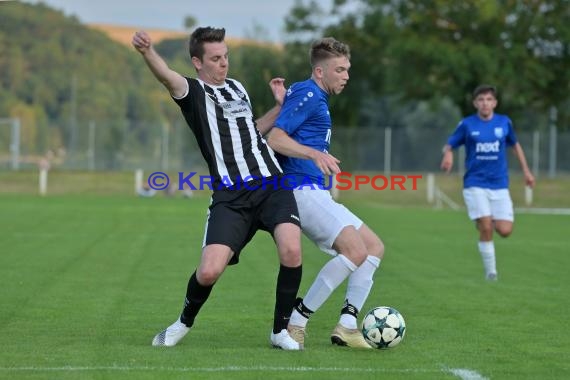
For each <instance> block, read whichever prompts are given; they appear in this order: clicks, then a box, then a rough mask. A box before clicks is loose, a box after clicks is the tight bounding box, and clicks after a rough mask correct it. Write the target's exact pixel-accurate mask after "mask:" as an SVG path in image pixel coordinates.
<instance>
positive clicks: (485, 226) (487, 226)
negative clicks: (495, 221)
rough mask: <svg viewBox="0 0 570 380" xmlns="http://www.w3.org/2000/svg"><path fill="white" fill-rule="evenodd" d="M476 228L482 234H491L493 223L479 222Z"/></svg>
mask: <svg viewBox="0 0 570 380" xmlns="http://www.w3.org/2000/svg"><path fill="white" fill-rule="evenodd" d="M477 228H478V229H479V232H480V233H481V234H482V235H483V236H492V235H493V225H492V224H491V223H479V224H478V225H477Z"/></svg>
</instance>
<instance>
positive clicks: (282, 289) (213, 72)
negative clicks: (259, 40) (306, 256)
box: [132, 27, 303, 350]
mask: <svg viewBox="0 0 570 380" xmlns="http://www.w3.org/2000/svg"><path fill="white" fill-rule="evenodd" d="M224 38H225V30H224V29H217V28H211V27H206V28H198V29H196V30H195V31H194V32H193V33H192V35H191V36H190V43H189V53H190V58H191V60H192V64H193V66H194V68H195V70H196V74H197V75H196V78H189V77H184V76H182V75H181V74H179V73H177V72H175V71H173V70H172V69H170V68H169V67H168V65H167V64H166V62H165V61H164V60H163V59H162V57H160V55H159V54H158V53H157V52H156V51H155V50H154V48H153V46H152V42H151V39H150V37H149V35H148V34H147V33H146V32H144V31H139V32H137V33H135V35H134V36H133V40H132V43H133V46H134V47H135V48H136V49H137V50H138V52H139V53H141V55H142V57H143V59H144V61H145V62H146V64H147V66H148V67H149V69H150V70H151V72H152V73H153V74H154V76H155V77H156V78H157V79H158V80H159V81H160V82H161V83H162V84H163V85H164V86H165V87H166V88H167V89H168V91H169V92H170V95H171V96H172V98H173V99H174V101H175V102H176V103H177V104H178V105H179V106H180V109H181V111H182V114H183V116H184V118H185V119H186V122H187V123H188V125H189V127H190V129H191V130H192V132H193V133H194V136H195V137H196V140H197V142H198V145H199V147H200V150H201V153H202V155H203V157H204V159H205V160H206V162H207V164H208V168H209V171H210V176H211V178H212V187H213V190H214V191H213V194H212V203H211V205H210V207H209V210H208V217H207V221H206V231H205V234H204V242H203V247H202V255H201V260H200V263H199V265H198V267H197V269H196V271H195V272H194V273H193V274H192V275H191V277H190V280H189V281H188V287H187V291H186V298H185V302H184V308H183V310H182V313H181V315H180V317H179V318H178V320H177V321H176V322H174V323H173V324H172V325H170V326H169V327H167V328H166V329H165V330H164V331H162V332H160V333H159V334H157V335H156V336H155V337H154V339H153V341H152V344H153V346H174V345H176V344H177V343H178V341H180V339H182V338H183V337H184V336H185V335H186V333H187V332H188V331H189V329H190V327H192V325H193V323H194V319H195V317H196V315H197V314H198V312H199V310H200V308H201V307H202V305H203V304H204V303H205V302H206V300H207V299H208V296H209V295H210V292H211V290H212V287H213V286H214V284H215V282H216V281H217V280H218V278H219V277H220V276H221V275H222V273H223V272H224V270H225V268H226V266H227V265H232V264H236V263H237V262H238V261H239V256H240V252H241V250H242V249H243V247H244V246H245V245H246V244H247V243H248V242H249V241H250V240H251V238H252V237H253V236H254V234H255V232H256V231H257V230H258V229H262V230H265V231H268V232H270V233H271V234H272V236H273V238H274V240H275V242H276V245H277V251H278V255H279V259H280V262H281V265H280V269H279V275H278V278H277V286H276V301H275V313H274V323H273V330H272V332H271V334H270V342H271V344H272V345H273V346H274V347H277V348H282V349H285V350H300V349H302V348H303V347H302V345H300V344H299V343H298V342H296V341H295V340H294V339H292V338H291V336H290V335H289V333H288V331H287V324H288V320H289V317H290V314H291V310H292V309H293V305H294V302H295V297H296V295H297V292H298V290H299V285H300V282H301V272H302V269H301V230H300V227H299V216H298V215H299V213H298V211H297V205H296V202H295V198H294V196H293V193H292V191H290V190H288V189H285V188H283V187H282V186H279V185H278V184H279V179H280V177H281V175H282V171H281V168H280V166H279V164H278V162H277V160H276V158H275V156H274V153H273V151H272V150H271V148H269V147H268V145H267V144H266V142H265V140H264V139H263V138H262V135H261V133H263V132H265V131H267V130H268V129H269V128H270V127H271V126H272V124H273V122H274V121H275V118H276V117H277V115H278V113H279V110H280V106H281V103H282V101H283V98H284V96H285V87H284V85H283V79H281V78H275V79H273V80H272V81H271V83H270V87H271V89H272V92H273V96H274V97H275V100H276V102H277V104H276V106H275V107H274V108H272V109H271V110H270V111H269V112H268V113H267V114H265V115H264V116H263V117H261V118H259V119H257V120H255V119H254V117H253V114H252V110H251V101H250V99H249V96H248V94H247V91H246V90H245V88H244V87H243V86H242V84H241V83H240V82H238V81H237V80H234V79H229V78H227V74H228V67H229V62H228V48H227V46H226V44H225V42H224ZM260 132H261V133H260ZM262 183H263V184H264V186H260V184H262ZM254 189H255V190H254Z"/></svg>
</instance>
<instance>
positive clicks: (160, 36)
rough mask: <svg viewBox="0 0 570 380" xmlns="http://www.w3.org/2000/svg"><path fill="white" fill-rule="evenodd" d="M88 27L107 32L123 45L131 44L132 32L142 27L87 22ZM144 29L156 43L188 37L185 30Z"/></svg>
mask: <svg viewBox="0 0 570 380" xmlns="http://www.w3.org/2000/svg"><path fill="white" fill-rule="evenodd" d="M87 26H88V27H90V28H92V29H97V30H100V31H102V32H103V33H105V34H107V36H109V38H111V39H113V40H115V41H117V42H120V43H122V44H124V45H128V46H130V45H131V39H132V38H133V34H135V32H136V31H137V30H140V29H142V28H137V27H134V26H123V25H110V24H87ZM144 30H145V31H146V32H147V33H148V34H149V35H150V36H151V37H152V40H153V41H154V42H155V43H158V42H160V41H162V40H164V39H174V38H186V37H188V35H189V34H188V33H187V32H182V31H177V30H165V29H146V28H144Z"/></svg>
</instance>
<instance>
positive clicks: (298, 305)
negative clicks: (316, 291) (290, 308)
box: [295, 298, 314, 319]
mask: <svg viewBox="0 0 570 380" xmlns="http://www.w3.org/2000/svg"><path fill="white" fill-rule="evenodd" d="M295 310H297V312H298V313H299V314H301V315H302V316H303V317H305V318H307V319H309V318H311V314H313V313H314V311H313V310H311V309H309V308H308V307H307V306H305V304H304V303H303V299H302V298H297V299H296V300H295Z"/></svg>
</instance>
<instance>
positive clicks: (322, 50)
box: [310, 37, 350, 67]
mask: <svg viewBox="0 0 570 380" xmlns="http://www.w3.org/2000/svg"><path fill="white" fill-rule="evenodd" d="M334 57H346V58H348V59H350V48H349V47H348V45H347V44H344V43H342V42H340V41H337V40H335V39H334V38H333V37H324V38H321V39H320V40H316V41H314V42H313V44H312V45H311V52H310V61H311V67H315V66H317V65H318V64H319V63H321V62H322V61H324V60H326V59H329V58H334Z"/></svg>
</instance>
